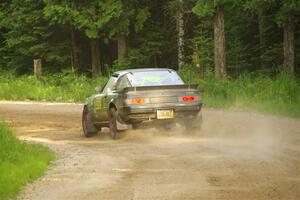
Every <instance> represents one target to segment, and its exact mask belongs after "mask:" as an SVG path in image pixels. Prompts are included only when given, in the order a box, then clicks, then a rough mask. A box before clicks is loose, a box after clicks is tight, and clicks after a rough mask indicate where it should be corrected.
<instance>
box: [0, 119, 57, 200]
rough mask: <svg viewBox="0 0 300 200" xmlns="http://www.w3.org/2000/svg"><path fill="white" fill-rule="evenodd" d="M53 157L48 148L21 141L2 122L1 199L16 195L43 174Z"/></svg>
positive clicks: (0, 144)
mask: <svg viewBox="0 0 300 200" xmlns="http://www.w3.org/2000/svg"><path fill="white" fill-rule="evenodd" d="M53 159H54V153H52V152H51V151H49V149H48V148H46V147H43V146H41V145H37V144H26V143H24V142H21V141H19V140H18V139H17V138H16V137H15V136H14V135H13V134H12V131H11V130H10V129H9V128H8V126H7V124H5V123H4V122H0V199H1V200H7V199H10V198H12V197H14V196H15V195H16V194H17V193H18V192H19V191H20V190H21V188H22V186H24V185H25V184H26V183H28V182H31V181H33V180H35V179H37V178H38V177H40V176H41V175H43V173H44V171H45V170H46V168H47V166H48V165H49V163H50V161H51V160H53Z"/></svg>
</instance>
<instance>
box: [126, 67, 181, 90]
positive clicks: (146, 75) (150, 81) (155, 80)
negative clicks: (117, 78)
mask: <svg viewBox="0 0 300 200" xmlns="http://www.w3.org/2000/svg"><path fill="white" fill-rule="evenodd" d="M127 77H128V80H129V81H130V83H131V85H132V86H135V87H138V86H159V85H183V84H184V82H183V81H182V79H181V78H180V77H179V76H178V74H177V73H176V72H174V71H171V70H157V71H140V72H133V73H129V74H127Z"/></svg>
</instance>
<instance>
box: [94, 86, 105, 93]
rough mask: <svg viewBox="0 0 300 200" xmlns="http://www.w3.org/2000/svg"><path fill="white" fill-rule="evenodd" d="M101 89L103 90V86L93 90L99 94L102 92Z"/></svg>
mask: <svg viewBox="0 0 300 200" xmlns="http://www.w3.org/2000/svg"><path fill="white" fill-rule="evenodd" d="M102 89H103V86H98V87H96V88H95V91H96V92H97V93H101V92H102Z"/></svg>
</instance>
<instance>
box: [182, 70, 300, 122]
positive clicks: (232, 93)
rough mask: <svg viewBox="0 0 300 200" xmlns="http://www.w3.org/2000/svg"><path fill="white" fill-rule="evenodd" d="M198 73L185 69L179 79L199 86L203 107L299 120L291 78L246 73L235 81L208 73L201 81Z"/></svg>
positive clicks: (299, 103) (296, 87)
mask: <svg viewBox="0 0 300 200" xmlns="http://www.w3.org/2000/svg"><path fill="white" fill-rule="evenodd" d="M190 71H191V72H190ZM198 73H199V72H197V68H192V67H186V68H185V70H184V71H183V72H182V77H183V78H184V80H185V81H186V82H189V81H190V82H191V83H196V84H199V85H200V89H201V92H202V97H203V101H204V105H205V106H208V107H216V108H227V109H238V110H241V109H242V110H253V111H258V112H265V113H272V114H277V115H286V116H292V117H300V80H297V79H296V78H294V77H291V76H289V75H287V74H284V73H280V74H278V75H277V76H276V77H274V78H270V77H267V76H264V75H261V74H255V73H249V74H244V75H242V76H240V77H239V78H237V79H233V78H231V77H226V78H225V79H224V80H216V79H215V78H214V75H213V73H212V72H211V71H207V72H206V74H205V77H204V78H200V77H197V76H195V74H198ZM190 74H192V76H191V78H190Z"/></svg>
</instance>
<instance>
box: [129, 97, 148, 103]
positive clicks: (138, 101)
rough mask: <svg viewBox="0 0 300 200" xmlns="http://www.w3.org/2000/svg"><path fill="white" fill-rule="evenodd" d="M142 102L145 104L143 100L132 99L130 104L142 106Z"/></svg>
mask: <svg viewBox="0 0 300 200" xmlns="http://www.w3.org/2000/svg"><path fill="white" fill-rule="evenodd" d="M144 102H145V99H144V98H133V99H131V103H133V104H142V103H144Z"/></svg>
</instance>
